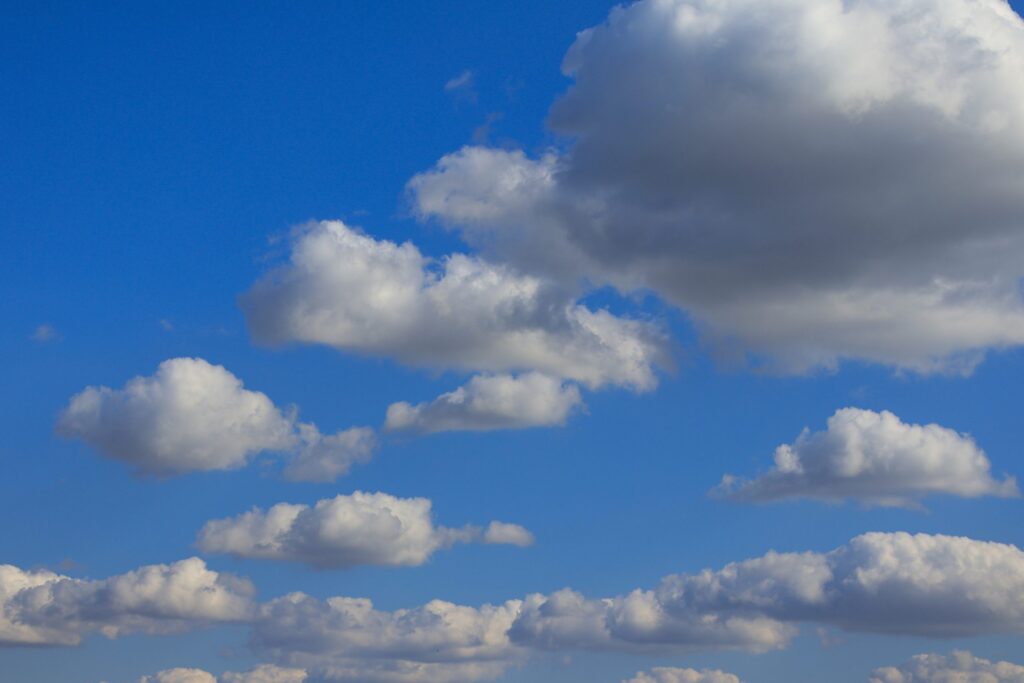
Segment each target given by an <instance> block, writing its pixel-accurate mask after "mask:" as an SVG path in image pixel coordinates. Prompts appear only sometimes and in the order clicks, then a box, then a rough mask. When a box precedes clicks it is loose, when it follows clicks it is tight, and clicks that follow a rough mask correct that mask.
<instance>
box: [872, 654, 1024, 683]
mask: <svg viewBox="0 0 1024 683" xmlns="http://www.w3.org/2000/svg"><path fill="white" fill-rule="evenodd" d="M869 683H1024V666H1021V665H1020V664H1011V663H1010V662H991V661H989V660H987V659H982V658H981V657H975V656H974V655H972V654H971V653H970V652H965V651H963V650H957V651H955V652H953V653H951V654H949V655H937V654H927V655H917V656H916V657H914V658H913V659H911V660H910V661H909V662H907V663H906V664H903V665H901V666H886V667H882V668H880V669H876V670H875V672H874V673H873V674H872V675H871V679H870V681H869Z"/></svg>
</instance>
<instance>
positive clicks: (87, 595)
mask: <svg viewBox="0 0 1024 683" xmlns="http://www.w3.org/2000/svg"><path fill="white" fill-rule="evenodd" d="M253 592H254V591H253V587H252V585H251V584H250V583H249V582H248V581H246V580H244V579H239V578H237V577H234V576H231V575H229V574H221V573H217V572H215V571H212V570H210V569H208V568H207V567H206V565H205V564H204V563H203V561H202V560H200V559H198V558H194V557H193V558H190V559H187V560H182V561H180V562H175V563H174V564H159V565H150V566H146V567H142V568H140V569H137V570H135V571H131V572H128V573H126V574H121V575H118V576H114V577H111V578H108V579H104V580H101V581H90V580H81V579H72V578H69V577H66V576H60V575H57V574H53V573H50V572H26V571H24V570H21V569H18V568H17V567H13V566H10V565H2V566H0V644H12V645H25V644H36V645H42V644H49V645H75V644H77V643H79V642H80V641H81V639H82V637H83V636H85V635H87V634H89V633H94V632H99V633H102V634H103V635H105V636H107V637H108V638H115V637H118V636H121V635H125V634H129V633H149V634H165V633H178V632H181V631H185V630H188V629H191V628H196V627H199V626H203V625H207V624H213V623H218V622H241V621H247V620H248V619H250V618H251V616H252V614H253V603H252V595H253Z"/></svg>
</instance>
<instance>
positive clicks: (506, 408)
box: [384, 372, 583, 434]
mask: <svg viewBox="0 0 1024 683" xmlns="http://www.w3.org/2000/svg"><path fill="white" fill-rule="evenodd" d="M582 407H583V399H582V398H581V397H580V391H579V389H578V388H577V387H576V386H574V385H572V384H565V383H564V382H562V381H561V380H559V379H556V378H554V377H549V376H548V375H542V374H540V373H537V372H530V373H526V374H524V375H519V376H518V377H513V376H511V375H490V376H486V375H485V376H477V377H473V378H472V379H471V380H470V381H469V383H468V384H466V385H465V386H462V387H459V388H458V389H456V390H455V391H451V392H448V393H447V394H442V395H441V396H438V397H437V398H436V399H434V400H433V401H431V402H430V403H420V404H418V405H415V406H414V405H410V404H409V403H405V402H401V403H392V404H391V405H390V406H388V412H387V420H386V422H385V424H384V428H385V429H388V430H391V431H405V430H410V431H417V432H422V433H428V434H429V433H433V432H446V431H458V430H472V431H485V430H491V429H522V428H526V427H548V426H556V425H564V424H565V422H566V420H568V419H569V415H570V414H572V413H573V411H575V410H579V409H581V408H582Z"/></svg>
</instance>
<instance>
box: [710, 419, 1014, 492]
mask: <svg viewBox="0 0 1024 683" xmlns="http://www.w3.org/2000/svg"><path fill="white" fill-rule="evenodd" d="M990 469H991V465H990V463H989V460H988V458H987V457H986V456H985V453H984V452H983V451H982V450H981V449H980V448H978V446H977V445H976V444H975V443H974V440H973V439H971V438H970V437H969V436H967V435H965V434H959V433H957V432H955V431H953V430H952V429H947V428H945V427H941V426H939V425H937V424H928V425H914V424H906V423H904V422H902V421H901V420H900V419H899V418H898V417H896V416H895V415H893V414H892V413H890V412H888V411H882V412H881V413H876V412H873V411H870V410H861V409H858V408H843V409H841V410H837V411H836V412H835V414H834V415H832V417H830V418H829V419H828V427H827V429H826V430H825V431H823V432H814V433H811V432H810V431H809V430H807V429H804V431H803V432H802V433H801V434H800V436H799V437H798V438H797V440H796V441H795V442H794V443H793V444H784V445H782V446H779V447H778V448H777V449H775V467H773V468H772V469H771V470H769V471H768V472H767V473H765V474H763V475H761V476H759V477H757V478H756V479H753V480H744V479H737V478H735V477H733V476H731V475H726V477H725V478H724V479H723V483H722V485H721V486H720V487H719V488H718V489H716V491H715V493H717V494H720V495H724V496H727V497H730V498H734V499H736V500H746V501H768V500H779V499H784V498H813V499H817V500H832V501H839V500H843V499H848V498H855V499H858V500H861V501H864V502H867V503H871V504H878V505H913V504H915V503H916V501H918V500H919V499H920V498H922V497H923V496H927V495H931V494H949V495H955V496H962V497H971V498H973V497H977V496H1019V495H1020V492H1019V491H1018V489H1017V484H1016V482H1015V480H1014V479H1013V478H1012V477H1008V478H1006V479H1004V480H1003V481H997V480H995V479H993V478H992V475H991V474H990Z"/></svg>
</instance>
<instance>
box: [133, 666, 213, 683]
mask: <svg viewBox="0 0 1024 683" xmlns="http://www.w3.org/2000/svg"><path fill="white" fill-rule="evenodd" d="M139 683H217V677H216V676H214V675H213V674H211V673H207V672H206V671H203V670H202V669H183V668H176V669H164V670H163V671H158V672H157V673H155V674H153V675H152V676H143V677H142V678H140V679H139Z"/></svg>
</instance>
